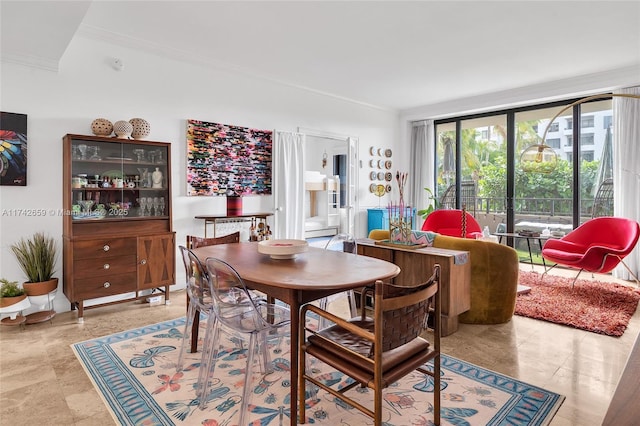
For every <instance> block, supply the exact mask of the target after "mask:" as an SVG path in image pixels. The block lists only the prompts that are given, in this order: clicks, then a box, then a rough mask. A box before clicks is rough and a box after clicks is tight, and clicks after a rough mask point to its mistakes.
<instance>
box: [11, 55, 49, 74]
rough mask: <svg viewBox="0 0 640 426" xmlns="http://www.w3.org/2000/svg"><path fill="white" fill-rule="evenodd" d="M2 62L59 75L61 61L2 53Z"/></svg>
mask: <svg viewBox="0 0 640 426" xmlns="http://www.w3.org/2000/svg"><path fill="white" fill-rule="evenodd" d="M2 62H8V63H12V64H18V65H23V66H25V67H30V68H37V69H41V70H45V71H52V72H55V73H57V72H58V69H59V61H57V60H55V59H48V58H43V57H41V56H34V55H24V54H21V53H13V52H2Z"/></svg>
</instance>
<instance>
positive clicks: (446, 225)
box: [422, 209, 482, 239]
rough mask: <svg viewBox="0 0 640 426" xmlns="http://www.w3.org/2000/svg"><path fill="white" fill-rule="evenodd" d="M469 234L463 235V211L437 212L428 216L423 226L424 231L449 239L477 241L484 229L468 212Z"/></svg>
mask: <svg viewBox="0 0 640 426" xmlns="http://www.w3.org/2000/svg"><path fill="white" fill-rule="evenodd" d="M466 217H467V234H466V235H465V236H463V235H462V210H455V209H454V210H436V211H433V212H431V213H430V214H429V216H427V218H426V219H425V221H424V223H423V224H422V230H423V231H431V232H437V233H438V234H441V235H448V236H449V237H458V238H460V237H464V238H471V239H475V238H476V237H478V236H482V229H480V224H479V223H478V222H477V221H476V219H475V218H474V217H473V216H471V214H469V212H466Z"/></svg>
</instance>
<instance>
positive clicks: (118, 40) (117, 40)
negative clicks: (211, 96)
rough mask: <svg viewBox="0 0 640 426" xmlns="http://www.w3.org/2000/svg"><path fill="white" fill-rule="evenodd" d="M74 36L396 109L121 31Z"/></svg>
mask: <svg viewBox="0 0 640 426" xmlns="http://www.w3.org/2000/svg"><path fill="white" fill-rule="evenodd" d="M76 35H78V36H81V37H85V38H89V39H94V40H99V41H104V42H106V43H111V44H115V45H118V46H123V47H126V48H129V49H135V50H141V51H145V52H148V53H151V54H154V55H157V56H161V57H165V58H169V59H173V60H176V61H180V62H187V63H191V64H194V65H199V66H204V67H208V68H212V69H216V70H221V71H226V72H232V73H239V74H243V75H246V76H248V77H251V78H256V79H260V80H265V81H269V82H271V83H275V84H280V85H283V86H287V87H292V88H295V89H299V90H304V91H307V92H312V93H315V94H317V95H321V96H327V97H330V98H334V99H339V100H341V101H345V102H349V103H354V104H358V105H361V106H364V107H368V108H373V109H376V110H381V111H396V110H395V109H393V108H388V107H383V106H380V105H374V104H370V103H367V102H362V101H359V100H356V99H351V98H348V97H345V96H340V95H336V94H334V93H329V92H325V91H322V90H317V89H313V88H311V87H307V86H304V85H300V84H295V83H291V82H288V81H285V80H281V79H278V78H275V77H272V76H268V75H263V74H258V73H256V72H254V71H251V70H248V69H246V68H243V67H239V66H237V65H233V64H230V63H228V62H224V61H221V60H220V59H219V58H215V59H210V58H207V57H203V56H202V55H201V54H198V55H196V54H194V53H193V52H189V51H186V50H181V49H174V48H171V47H167V46H163V45H161V44H158V43H153V42H149V41H147V40H141V39H137V38H134V37H128V36H123V35H122V34H117V33H114V32H111V31H108V30H105V29H103V28H98V27H94V26H91V25H86V24H81V25H80V27H79V29H78V32H77V33H76Z"/></svg>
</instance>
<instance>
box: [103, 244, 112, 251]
mask: <svg viewBox="0 0 640 426" xmlns="http://www.w3.org/2000/svg"><path fill="white" fill-rule="evenodd" d="M110 248H111V247H109V244H105V245H104V247H102V250H104V251H109V249H110Z"/></svg>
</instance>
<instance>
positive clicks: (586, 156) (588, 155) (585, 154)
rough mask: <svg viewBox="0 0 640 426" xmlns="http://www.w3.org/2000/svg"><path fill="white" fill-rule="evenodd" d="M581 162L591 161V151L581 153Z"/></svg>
mask: <svg viewBox="0 0 640 426" xmlns="http://www.w3.org/2000/svg"><path fill="white" fill-rule="evenodd" d="M580 157H581V158H582V161H593V158H594V157H593V151H582V155H581V156H580Z"/></svg>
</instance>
